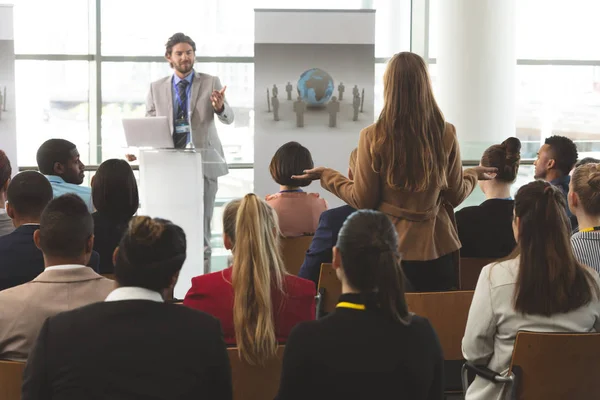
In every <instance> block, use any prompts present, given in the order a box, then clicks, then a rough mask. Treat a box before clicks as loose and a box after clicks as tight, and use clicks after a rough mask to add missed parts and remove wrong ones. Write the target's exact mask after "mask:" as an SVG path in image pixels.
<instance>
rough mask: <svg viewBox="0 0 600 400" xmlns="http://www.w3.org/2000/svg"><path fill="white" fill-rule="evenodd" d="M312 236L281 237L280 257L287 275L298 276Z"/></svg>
mask: <svg viewBox="0 0 600 400" xmlns="http://www.w3.org/2000/svg"><path fill="white" fill-rule="evenodd" d="M312 240H313V237H312V236H298V237H282V238H281V256H282V257H283V265H285V269H286V270H287V272H288V273H289V274H292V275H298V273H299V272H300V267H301V266H302V263H303V262H304V256H305V255H306V250H308V248H309V247H310V244H311V242H312Z"/></svg>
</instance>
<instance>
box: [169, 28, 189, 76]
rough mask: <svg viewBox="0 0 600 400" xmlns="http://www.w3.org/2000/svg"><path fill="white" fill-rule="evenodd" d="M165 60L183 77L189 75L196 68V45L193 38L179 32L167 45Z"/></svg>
mask: <svg viewBox="0 0 600 400" xmlns="http://www.w3.org/2000/svg"><path fill="white" fill-rule="evenodd" d="M165 58H166V59H167V61H169V65H170V66H171V68H175V70H176V71H177V72H179V73H180V74H182V75H187V74H188V73H189V72H190V71H191V70H192V68H193V67H194V60H195V58H196V43H195V42H194V41H193V40H192V38H191V37H189V36H187V35H185V34H183V33H181V32H178V33H176V34H174V35H173V36H171V37H170V38H169V40H168V41H167V43H166V44H165Z"/></svg>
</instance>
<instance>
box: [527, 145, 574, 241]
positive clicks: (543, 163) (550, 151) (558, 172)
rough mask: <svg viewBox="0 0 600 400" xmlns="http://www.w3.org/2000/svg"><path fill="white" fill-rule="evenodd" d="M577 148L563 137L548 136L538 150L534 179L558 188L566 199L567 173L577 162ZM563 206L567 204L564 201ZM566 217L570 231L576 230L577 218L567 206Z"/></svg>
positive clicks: (567, 188)
mask: <svg viewBox="0 0 600 400" xmlns="http://www.w3.org/2000/svg"><path fill="white" fill-rule="evenodd" d="M577 157H578V154H577V146H576V145H575V143H573V141H572V140H571V139H569V138H566V137H564V136H550V137H549V138H547V139H546V141H545V144H544V145H543V146H542V147H541V148H540V150H539V151H538V154H537V159H536V160H535V162H534V163H533V165H535V179H541V180H544V181H546V182H550V183H551V184H553V185H554V186H557V187H558V188H560V190H561V192H562V193H563V195H564V196H565V199H566V197H567V193H569V182H570V181H571V177H570V176H569V173H570V172H571V170H572V169H573V167H574V166H575V163H576V162H577ZM565 204H567V202H566V201H565ZM566 207H567V216H568V217H569V221H570V231H573V230H576V229H577V218H575V216H573V214H572V213H571V210H569V206H568V205H567V206H566Z"/></svg>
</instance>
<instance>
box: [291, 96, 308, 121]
mask: <svg viewBox="0 0 600 400" xmlns="http://www.w3.org/2000/svg"><path fill="white" fill-rule="evenodd" d="M305 111H306V103H304V101H302V97H300V96H298V100H296V101H295V102H294V112H295V113H296V126H297V127H298V128H303V127H304V112H305Z"/></svg>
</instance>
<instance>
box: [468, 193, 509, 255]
mask: <svg viewBox="0 0 600 400" xmlns="http://www.w3.org/2000/svg"><path fill="white" fill-rule="evenodd" d="M514 206H515V202H514V200H503V199H490V200H486V201H484V202H483V203H481V204H480V205H478V206H473V207H465V208H463V209H462V210H460V211H457V212H456V224H457V225H458V237H459V239H460V242H461V243H462V248H461V249H460V256H461V257H474V258H502V257H506V256H507V255H509V254H510V253H511V252H512V251H513V250H514V249H515V246H516V245H517V242H515V236H514V234H513V229H512V221H513V208H514Z"/></svg>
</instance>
